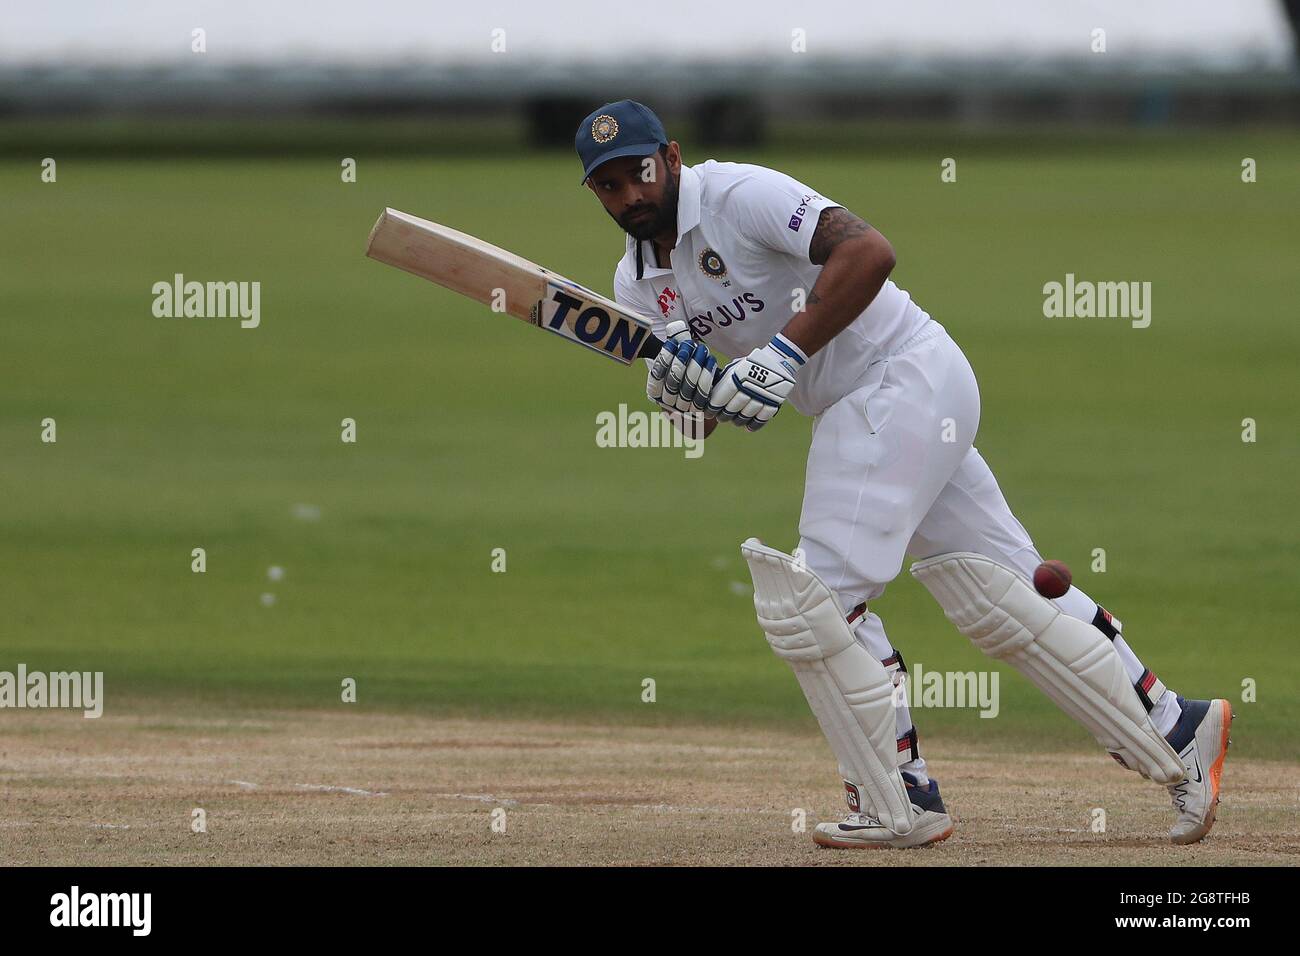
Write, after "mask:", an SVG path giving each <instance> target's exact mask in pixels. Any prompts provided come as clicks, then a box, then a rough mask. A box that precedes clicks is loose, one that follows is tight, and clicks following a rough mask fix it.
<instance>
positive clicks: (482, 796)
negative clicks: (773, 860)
mask: <svg viewBox="0 0 1300 956" xmlns="http://www.w3.org/2000/svg"><path fill="white" fill-rule="evenodd" d="M432 796H435V797H447V798H452V799H456V800H474V801H477V802H478V803H492V804H496V805H497V806H501V807H518V806H528V807H541V808H542V809H547V810H556V809H561V808H564V807H571V806H574V804H571V803H532V802H524V801H520V800H512V799H510V798H509V797H497V796H493V795H492V794H490V793H435V794H432ZM593 806H608V807H624V808H626V809H628V810H663V811H667V812H669V813H780V814H782V815H783V816H784V815H785V813H786V811H784V810H760V809H757V808H754V807H677V806H673V805H672V804H670V803H602V804H593Z"/></svg>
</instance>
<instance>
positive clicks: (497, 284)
mask: <svg viewBox="0 0 1300 956" xmlns="http://www.w3.org/2000/svg"><path fill="white" fill-rule="evenodd" d="M366 255H368V256H369V257H370V258H372V259H378V260H379V261H380V262H386V263H387V264H388V265H390V266H396V267H397V268H399V269H404V270H405V271H407V272H410V273H412V274H413V275H417V276H419V277H420V278H421V279H428V280H429V281H430V282H436V283H437V284H438V285H440V286H442V287H443V288H445V289H450V290H451V291H453V292H459V293H460V294H461V295H463V296H468V297H469V298H471V299H473V300H475V301H476V302H482V303H483V304H484V305H488V306H491V307H492V309H493V311H497V312H504V313H505V314H507V315H513V316H514V317H515V318H517V319H523V320H524V321H525V322H529V323H531V324H532V325H535V326H537V327H538V328H539V329H546V330H547V331H550V332H554V333H555V334H556V335H559V336H561V337H562V338H565V339H568V340H569V341H570V342H576V343H578V344H579V345H581V346H584V347H586V348H588V349H591V350H592V351H593V352H599V353H600V354H602V355H607V356H609V357H610V358H612V359H614V360H615V361H618V362H622V363H623V364H624V365H630V364H632V362H634V361H635V360H636V359H638V358H654V357H655V356H656V355H658V354H659V349H660V347H661V346H662V344H663V343H662V342H660V341H659V339H657V338H655V336H654V335H653V334H651V331H650V320H649V319H646V318H644V317H642V316H639V315H637V314H636V313H634V312H630V311H628V310H627V309H625V308H623V307H622V306H620V305H618V304H617V303H616V302H612V301H610V300H609V299H607V298H605V297H604V296H602V295H599V294H598V293H595V292H592V291H591V290H590V289H587V288H584V287H583V286H580V285H578V283H576V282H572V281H570V280H569V279H566V278H564V276H562V275H558V274H556V273H554V272H551V271H550V270H549V269H544V268H542V267H541V266H539V265H537V263H535V262H529V261H528V260H527V259H525V258H524V257H523V256H517V255H515V254H514V253H513V252H508V251H507V250H505V249H502V248H500V247H498V246H494V245H492V244H491V243H490V242H484V241H483V240H482V239H476V238H474V237H473V236H470V235H466V234H465V233H463V232H457V231H456V230H455V229H449V228H448V227H447V226H442V225H439V224H438V223H436V222H430V221H429V220H427V219H421V218H419V217H418V216H412V215H409V214H408V213H404V212H399V211H398V210H396V209H385V210H384V211H383V213H381V214H380V216H379V221H378V222H376V223H375V228H373V229H371V230H370V241H369V242H368V243H367V244H366Z"/></svg>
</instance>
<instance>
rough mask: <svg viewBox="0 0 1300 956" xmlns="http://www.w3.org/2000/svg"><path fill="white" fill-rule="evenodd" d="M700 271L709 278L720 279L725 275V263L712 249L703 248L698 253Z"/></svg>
mask: <svg viewBox="0 0 1300 956" xmlns="http://www.w3.org/2000/svg"><path fill="white" fill-rule="evenodd" d="M700 271H701V272H703V273H704V274H705V275H706V276H708V277H709V278H710V279H722V278H725V277H726V275H727V264H726V263H725V262H723V261H722V256H720V255H718V254H717V253H716V252H714V251H713V250H712V249H705V250H704V251H703V252H701V253H700Z"/></svg>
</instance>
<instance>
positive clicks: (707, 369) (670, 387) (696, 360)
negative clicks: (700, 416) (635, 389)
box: [646, 322, 718, 413]
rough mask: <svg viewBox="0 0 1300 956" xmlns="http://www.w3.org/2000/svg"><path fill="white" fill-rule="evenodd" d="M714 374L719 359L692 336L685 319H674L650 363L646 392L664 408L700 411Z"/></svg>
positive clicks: (706, 399)
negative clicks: (681, 320)
mask: <svg viewBox="0 0 1300 956" xmlns="http://www.w3.org/2000/svg"><path fill="white" fill-rule="evenodd" d="M717 378H718V362H717V359H715V358H714V357H713V356H712V355H710V354H709V350H708V348H707V346H705V345H702V344H700V343H697V342H693V341H692V340H691V338H690V335H689V333H688V332H687V326H686V323H685V322H673V323H671V324H670V325H669V326H668V338H667V340H666V341H665V342H664V345H663V349H662V350H660V352H659V354H658V355H657V356H656V357H655V359H654V361H653V362H652V363H651V365H650V374H649V376H648V377H647V378H646V395H647V396H649V398H650V399H651V400H652V401H654V402H656V403H657V404H658V405H659V407H660V408H662V409H663V410H664V411H668V412H683V413H687V412H700V413H703V412H704V410H705V408H706V407H707V406H708V404H709V395H710V394H711V393H712V390H713V385H714V383H715V382H716V381H717Z"/></svg>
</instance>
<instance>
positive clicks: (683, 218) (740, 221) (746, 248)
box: [614, 159, 930, 415]
mask: <svg viewBox="0 0 1300 956" xmlns="http://www.w3.org/2000/svg"><path fill="white" fill-rule="evenodd" d="M838 205H839V203H837V202H832V201H831V200H829V199H827V198H826V197H824V196H820V195H818V194H817V193H816V192H815V191H814V190H812V189H809V188H808V187H807V186H805V185H803V184H802V183H800V182H799V181H798V180H795V179H792V178H790V177H789V176H787V175H785V174H784V173H779V172H777V171H776V170H774V169H767V168H765V167H763V166H751V165H748V164H745V163H719V162H717V161H715V160H712V159H710V160H708V161H707V162H703V163H700V164H699V165H698V166H683V167H682V172H681V188H680V193H679V195H678V199H677V245H676V247H675V248H674V249H673V251H672V256H671V257H670V261H671V264H672V268H670V269H660V268H658V267H657V266H656V265H655V257H654V250H653V249H652V248H651V245H652V244H651V243H650V242H649V241H642V242H638V241H637V240H635V239H633V238H632V237H631V236H628V237H627V252H626V253H625V254H624V256H623V258H622V259H621V260H620V261H619V263H618V268H617V269H616V270H615V271H614V298H615V299H616V300H617V301H618V302H619V303H620V304H622V305H626V306H627V307H628V308H630V309H632V310H633V311H635V312H637V313H638V314H640V315H644V316H647V317H649V318H650V319H652V320H653V323H654V332H655V334H656V335H657V336H659V337H660V338H665V337H666V333H665V331H664V330H665V328H666V327H667V325H668V323H669V322H674V321H676V320H679V319H680V320H682V321H685V322H687V323H689V324H690V328H691V337H692V338H693V339H695V340H696V341H699V342H704V343H705V344H706V345H708V347H709V350H710V351H713V352H721V353H722V354H723V355H726V356H729V357H731V358H737V357H741V356H745V355H748V354H749V353H750V352H751V351H753V350H754V349H756V348H759V347H761V346H763V345H766V344H767V343H768V341H769V340H770V339H771V338H772V336H773V335H775V334H776V333H778V332H780V331H781V330H782V329H783V328H785V326H786V324H787V323H788V322H789V321H790V319H791V318H793V317H794V313H795V306H796V305H797V304H798V303H797V301H796V298H795V296H796V290H802V295H803V296H805V297H806V295H807V293H808V292H810V291H812V287H813V283H815V282H816V281H817V276H818V275H819V274H820V273H821V270H822V267H821V266H818V265H813V263H812V262H810V261H809V260H808V246H809V245H810V244H811V242H812V236H813V232H814V231H815V230H816V229H817V219H818V217H819V216H820V215H821V212H822V210H823V209H828V208H831V207H834V206H838ZM929 319H930V317H929V316H928V315H926V313H925V312H924V311H922V310H921V308H920V307H918V306H917V305H916V304H915V303H914V302H913V301H912V298H911V296H909V295H908V294H907V293H906V292H904V291H903V290H902V289H900V288H899V287H898V286H896V285H894V283H893V282H891V281H886V282H885V285H884V287H883V288H882V289H881V290H880V293H879V294H878V295H877V296H876V297H875V299H873V300H872V302H871V305H869V306H868V307H867V308H866V309H865V310H864V311H863V312H862V314H861V315H859V316H858V317H857V318H856V319H855V320H854V321H853V323H852V324H851V325H850V326H849V327H848V328H846V329H845V330H844V331H843V332H841V333H840V334H839V335H837V336H836V337H835V338H834V339H832V340H831V341H830V343H829V344H827V345H826V347H825V348H823V349H822V350H821V351H820V352H818V353H817V354H816V355H814V356H812V358H811V359H810V360H809V362H808V365H807V367H805V368H803V369H801V370H800V372H799V377H798V379H797V380H796V383H795V388H794V391H793V392H791V393H790V399H789V401H790V403H791V404H793V405H794V407H795V408H797V409H798V410H799V411H801V412H803V413H804V414H805V415H817V414H819V413H821V412H822V411H823V410H824V409H826V408H827V407H828V406H830V405H832V404H833V403H834V402H836V401H837V400H839V399H840V398H843V397H844V396H845V395H847V394H848V393H849V392H851V391H853V390H854V389H855V388H857V387H858V385H859V384H860V383H861V382H862V380H863V378H864V376H865V375H866V371H867V366H869V365H870V364H871V363H872V362H874V361H876V359H878V358H881V357H883V356H885V355H888V354H889V353H890V352H892V351H894V350H895V349H897V348H898V347H899V346H900V345H902V344H903V343H904V342H906V341H907V340H908V339H909V338H911V337H912V336H913V335H915V334H916V333H917V332H918V331H919V330H920V329H921V327H922V326H923V325H925V323H926V322H928V321H929Z"/></svg>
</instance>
